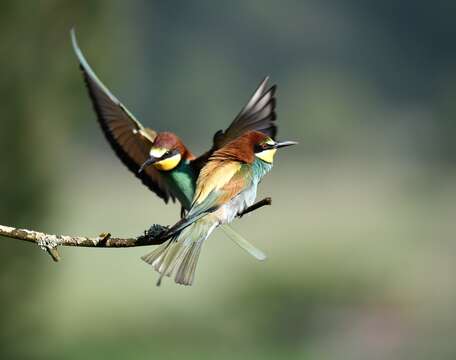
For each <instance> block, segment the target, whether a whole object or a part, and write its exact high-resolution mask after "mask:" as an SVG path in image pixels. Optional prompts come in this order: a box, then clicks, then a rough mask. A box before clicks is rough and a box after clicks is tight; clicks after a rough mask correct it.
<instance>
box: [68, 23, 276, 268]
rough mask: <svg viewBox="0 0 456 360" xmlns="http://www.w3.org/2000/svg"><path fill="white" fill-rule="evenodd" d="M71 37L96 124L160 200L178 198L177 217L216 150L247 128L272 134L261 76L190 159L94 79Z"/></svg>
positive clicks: (269, 95)
mask: <svg viewBox="0 0 456 360" xmlns="http://www.w3.org/2000/svg"><path fill="white" fill-rule="evenodd" d="M71 41H72V45H73V50H74V52H75V54H76V57H77V60H78V62H79V67H80V70H81V72H82V76H83V79H84V81H85V84H86V87H87V90H88V93H89V97H90V99H91V102H92V105H93V108H94V110H95V113H96V116H97V120H98V123H99V125H100V127H101V129H102V131H103V133H104V135H105V137H106V139H107V141H108V142H109V144H110V145H111V147H112V149H113V150H114V152H115V154H116V155H117V157H118V158H119V159H120V160H121V161H122V162H123V164H124V165H125V166H126V167H127V168H128V169H129V170H130V171H131V172H132V173H133V174H134V175H135V176H136V177H138V178H139V179H140V180H141V182H142V183H143V184H144V185H146V186H147V187H148V188H149V189H150V190H151V191H153V192H154V193H155V194H156V195H157V196H158V197H160V198H161V199H163V201H164V202H165V203H168V202H169V201H170V200H171V201H172V202H175V201H176V200H177V201H179V203H180V204H181V217H183V216H184V215H185V213H186V212H187V211H188V210H189V209H190V207H191V203H192V199H193V195H194V192H195V188H196V180H197V178H198V175H199V173H200V171H201V169H202V168H203V167H204V165H205V164H206V162H207V161H208V159H209V158H210V156H211V155H212V154H213V153H214V152H215V151H217V150H218V149H220V148H222V147H223V146H224V145H226V144H227V143H229V142H230V141H232V140H234V139H236V138H237V137H239V136H240V135H242V134H244V133H246V132H248V131H251V130H257V131H260V132H262V133H263V134H265V135H267V136H269V137H270V138H272V139H274V138H275V136H276V134H277V126H276V124H275V122H276V118H277V116H276V111H275V109H276V97H275V92H276V88H277V87H276V85H273V86H271V87H268V85H267V83H268V80H269V78H268V77H266V78H264V80H263V81H262V82H261V83H260V85H259V86H258V87H257V89H256V90H255V92H254V93H253V95H252V97H251V98H250V99H249V101H248V102H247V104H246V105H245V106H244V107H243V108H242V110H241V111H240V112H239V114H238V115H237V116H236V117H235V119H234V120H233V121H232V122H231V124H230V125H229V126H228V127H227V128H226V129H225V130H219V131H217V132H216V133H215V134H214V136H213V139H212V140H213V141H212V146H211V148H210V149H209V150H208V151H206V152H205V153H204V154H202V155H201V156H199V157H195V156H194V155H193V153H192V152H191V151H190V150H189V149H188V147H187V146H185V145H184V143H183V141H182V140H181V139H180V137H178V136H177V135H176V134H174V133H172V132H169V131H161V132H157V131H155V130H153V129H151V128H148V127H144V126H143V125H142V124H141V123H140V122H139V121H138V120H137V119H136V118H135V116H134V115H133V114H132V113H131V112H130V111H129V110H128V109H127V108H126V107H125V106H124V105H123V104H122V103H121V102H120V101H119V100H118V99H117V98H116V97H115V96H114V95H113V94H112V93H111V91H110V90H109V89H108V88H107V87H106V86H105V85H104V84H103V83H102V82H101V81H100V80H99V78H98V76H97V75H96V74H95V72H94V71H93V70H92V68H91V66H90V65H89V63H88V62H87V60H86V58H85V56H84V54H83V53H82V51H81V49H80V48H79V45H78V43H77V40H76V33H75V30H74V29H72V30H71ZM186 121H188V120H187V119H186ZM149 165H152V166H149ZM222 229H223V230H224V232H225V233H226V234H227V235H228V236H229V237H230V238H231V239H232V240H234V241H235V242H236V243H237V244H238V245H239V246H241V248H243V249H244V250H246V251H247V252H248V253H250V254H251V255H253V256H254V257H255V258H257V259H259V260H264V259H265V258H266V255H265V254H264V253H263V252H262V251H261V250H259V249H257V248H256V247H255V246H253V244H250V243H249V242H248V241H247V240H245V239H244V238H243V237H242V236H240V235H239V234H237V232H236V231H234V230H233V229H231V228H227V227H222Z"/></svg>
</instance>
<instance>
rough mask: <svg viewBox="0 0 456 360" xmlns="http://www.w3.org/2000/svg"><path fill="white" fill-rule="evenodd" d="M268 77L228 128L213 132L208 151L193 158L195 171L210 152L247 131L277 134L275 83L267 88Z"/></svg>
mask: <svg viewBox="0 0 456 360" xmlns="http://www.w3.org/2000/svg"><path fill="white" fill-rule="evenodd" d="M268 80H269V77H266V78H265V79H264V80H263V81H262V82H261V83H260V85H259V86H258V88H257V89H256V90H255V92H254V93H253V95H252V97H251V98H250V100H249V101H248V102H247V104H246V105H245V106H244V108H243V109H242V110H241V112H240V113H239V114H238V115H237V116H236V118H235V119H234V120H233V122H232V123H231V124H230V126H228V128H227V129H226V130H225V131H223V130H219V131H217V132H216V133H215V134H214V140H213V145H212V147H211V149H210V150H209V151H207V152H206V153H204V154H203V155H201V156H200V157H198V158H197V159H195V160H194V162H193V165H194V167H195V169H196V170H197V171H199V170H201V169H202V168H203V166H204V165H205V164H206V163H207V161H208V160H209V157H210V156H211V155H212V153H213V152H214V151H216V150H218V149H220V148H221V147H223V146H224V145H226V144H228V143H229V142H230V141H232V140H234V139H237V138H238V137H239V136H241V135H242V134H244V133H246V132H247V131H251V130H256V131H260V132H262V133H264V134H266V135H268V136H269V137H271V138H272V139H275V136H276V134H277V126H276V124H275V120H276V118H277V116H276V112H275V108H276V102H277V101H276V98H275V92H276V89H277V86H276V85H273V86H271V87H270V88H267V83H268Z"/></svg>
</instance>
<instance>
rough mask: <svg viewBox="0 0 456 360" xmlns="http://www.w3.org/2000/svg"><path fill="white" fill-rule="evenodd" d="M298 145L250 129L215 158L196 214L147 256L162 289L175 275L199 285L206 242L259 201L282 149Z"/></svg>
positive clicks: (200, 187)
mask: <svg viewBox="0 0 456 360" xmlns="http://www.w3.org/2000/svg"><path fill="white" fill-rule="evenodd" d="M294 144H296V142H294V141H285V142H276V141H274V140H273V139H271V138H270V137H269V136H267V135H265V134H263V133H261V132H258V131H249V132H247V133H245V134H243V135H241V136H240V137H238V138H237V139H235V140H232V141H231V142H229V143H228V144H226V145H225V146H223V147H222V148H220V149H218V150H217V151H215V152H214V153H213V154H212V155H211V156H210V158H209V161H208V162H207V163H206V165H204V167H203V168H202V170H201V172H200V174H199V176H198V180H197V184H196V191H195V195H194V196H193V200H192V205H191V207H190V210H189V211H188V213H187V214H186V216H185V217H184V218H183V219H181V220H180V221H179V222H178V223H177V224H176V225H174V226H173V227H172V228H171V229H170V230H169V231H168V233H167V235H168V237H171V238H170V239H169V240H167V241H166V242H164V243H163V244H162V245H160V246H158V247H157V248H156V249H155V250H154V251H152V252H151V253H150V254H148V255H145V256H144V257H143V260H144V261H146V262H147V263H149V264H151V265H152V266H153V267H154V268H155V270H156V271H158V272H159V273H160V278H159V280H158V283H157V285H159V284H160V282H161V280H162V278H163V276H165V275H167V276H171V275H172V274H173V272H174V271H175V281H176V283H179V284H183V285H191V284H192V283H193V279H194V276H195V269H196V264H197V261H198V257H199V254H200V251H201V246H202V245H203V242H204V241H205V240H206V239H207V238H208V237H209V236H210V234H211V233H212V231H214V229H215V228H216V227H217V226H219V225H223V224H227V223H230V222H231V221H233V219H234V218H235V217H236V215H238V214H239V213H241V212H242V211H243V210H244V209H245V208H247V207H249V206H251V205H252V204H253V203H254V201H255V198H256V193H257V186H258V183H259V182H260V181H261V179H262V178H263V176H264V175H265V174H266V173H267V172H269V171H270V170H271V168H272V163H273V159H274V155H275V153H276V151H277V149H278V148H281V147H285V146H289V145H294Z"/></svg>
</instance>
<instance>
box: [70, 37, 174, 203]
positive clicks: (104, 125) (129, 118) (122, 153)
mask: <svg viewBox="0 0 456 360" xmlns="http://www.w3.org/2000/svg"><path fill="white" fill-rule="evenodd" d="M71 39H72V42H73V48H74V52H75V53H76V56H77V58H78V61H79V64H80V68H81V71H82V74H83V77H84V80H85V83H86V85H87V89H88V91H89V95H90V98H91V100H92V104H93V107H94V109H95V112H96V114H97V119H98V122H99V124H100V126H101V129H102V130H103V133H104V134H105V136H106V139H107V140H108V142H109V143H110V144H111V147H112V148H113V150H114V152H115V153H116V155H117V156H118V157H119V158H120V160H122V162H123V163H124V164H125V165H126V166H127V167H128V169H130V170H131V171H132V172H133V173H134V174H135V175H136V177H138V178H139V179H140V180H141V181H142V183H143V184H144V185H146V186H147V187H148V188H149V189H150V190H152V191H153V192H155V193H156V194H157V195H158V196H159V197H161V198H162V199H163V200H164V201H165V202H166V203H167V202H168V200H169V198H171V199H172V200H173V201H174V200H175V198H174V196H173V195H172V194H171V193H170V191H169V189H168V188H167V186H166V183H165V182H164V179H163V177H162V175H161V174H160V172H158V171H157V170H156V169H155V168H154V167H152V166H150V167H148V168H147V169H145V171H143V172H141V173H140V174H138V170H139V168H140V166H141V165H142V164H143V163H144V162H145V161H146V160H147V158H148V157H149V151H150V147H151V145H152V142H153V141H154V139H155V137H156V132H155V131H153V130H152V129H148V128H144V127H143V126H142V125H141V124H140V123H139V121H138V120H136V119H135V117H134V116H133V115H132V114H131V113H130V112H129V111H128V110H127V108H125V106H123V105H122V103H121V102H120V101H119V100H117V98H116V97H115V96H114V95H112V94H111V92H110V91H109V90H108V89H107V88H106V86H104V84H103V83H102V82H101V81H100V80H99V79H98V77H97V76H96V74H95V73H94V72H93V70H92V68H91V67H90V65H89V64H88V63H87V61H86V59H85V57H84V55H83V54H82V52H81V50H80V49H79V47H78V44H77V42H76V35H75V33H74V30H72V31H71Z"/></svg>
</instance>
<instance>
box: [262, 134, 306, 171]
mask: <svg viewBox="0 0 456 360" xmlns="http://www.w3.org/2000/svg"><path fill="white" fill-rule="evenodd" d="M262 135H263V134H262ZM296 144H297V142H296V141H281V142H278V141H275V140H273V139H271V138H270V137H269V136H265V135H263V136H256V138H255V140H254V146H253V151H254V154H255V156H256V157H257V158H258V159H260V160H262V161H264V162H266V163H268V164H272V162H273V161H274V155H275V153H276V151H277V149H279V148H282V147H286V146H291V145H296Z"/></svg>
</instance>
